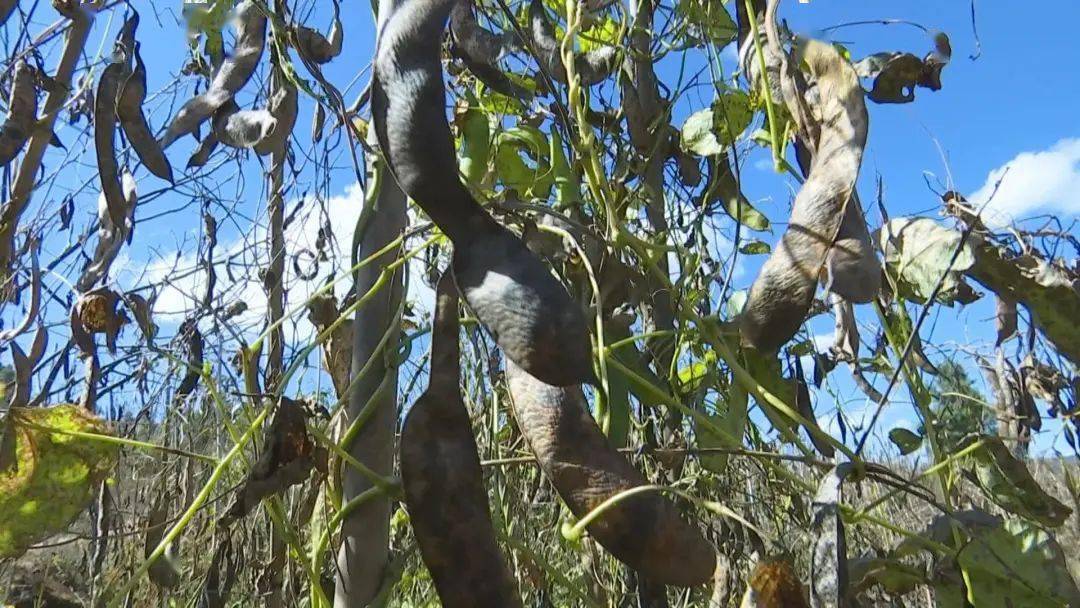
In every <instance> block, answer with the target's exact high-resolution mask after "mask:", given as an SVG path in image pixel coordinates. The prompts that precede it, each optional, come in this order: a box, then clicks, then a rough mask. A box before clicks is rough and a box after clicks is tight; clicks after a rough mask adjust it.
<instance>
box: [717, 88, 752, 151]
mask: <svg viewBox="0 0 1080 608" xmlns="http://www.w3.org/2000/svg"><path fill="white" fill-rule="evenodd" d="M712 114H713V132H715V133H716V136H717V138H718V139H719V141H720V143H722V144H724V145H725V146H732V145H734V144H735V140H736V139H738V137H739V136H740V135H742V133H743V131H746V127H748V126H750V121H751V120H752V119H753V118H754V110H753V109H752V108H751V107H750V96H749V95H747V94H746V93H745V92H743V91H741V90H739V89H731V90H729V91H726V92H725V93H724V94H723V95H721V96H720V97H718V98H717V99H716V101H713V104H712Z"/></svg>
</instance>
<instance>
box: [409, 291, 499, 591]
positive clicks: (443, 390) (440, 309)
mask: <svg viewBox="0 0 1080 608" xmlns="http://www.w3.org/2000/svg"><path fill="white" fill-rule="evenodd" d="M436 293H437V296H436V298H437V303H436V309H435V319H434V321H433V322H432V331H431V378H430V381H429V383H428V388H427V390H426V391H425V392H424V394H423V395H421V396H420V398H419V399H417V400H416V403H415V404H413V406H412V409H411V410H409V415H408V416H407V417H406V418H405V423H404V425H403V426H402V428H401V442H400V447H399V449H400V455H401V482H402V488H403V490H404V492H405V506H406V507H408V510H409V520H410V521H411V523H412V527H413V530H414V531H415V533H416V542H417V544H418V545H419V546H420V555H421V557H423V560H424V565H426V566H427V568H428V570H429V571H430V572H431V578H432V580H433V581H434V582H435V589H436V590H437V591H438V592H439V599H440V600H441V601H442V605H443V606H445V607H446V608H468V607H472V606H500V607H514V606H521V601H520V599H519V597H518V595H517V585H516V584H515V583H514V579H513V578H512V577H511V574H510V571H509V570H508V569H507V567H506V561H505V560H504V559H503V556H502V553H501V551H500V550H499V545H498V544H497V543H496V542H495V529H494V527H493V525H492V523H491V514H490V512H489V508H488V502H487V491H486V490H485V488H484V477H483V472H482V470H481V469H480V457H479V455H478V454H477V448H476V440H475V439H474V437H473V430H472V425H471V424H470V421H469V411H468V409H467V408H466V407H465V403H464V401H462V399H461V387H460V354H459V350H458V298H457V293H456V289H455V288H454V284H453V281H452V280H451V278H450V272H449V271H447V272H446V273H444V274H443V276H442V278H441V279H440V280H439V284H438V287H437V292H436Z"/></svg>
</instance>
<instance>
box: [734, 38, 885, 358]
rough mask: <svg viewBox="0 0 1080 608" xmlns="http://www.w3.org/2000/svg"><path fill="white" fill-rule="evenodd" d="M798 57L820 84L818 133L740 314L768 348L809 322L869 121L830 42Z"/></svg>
mask: <svg viewBox="0 0 1080 608" xmlns="http://www.w3.org/2000/svg"><path fill="white" fill-rule="evenodd" d="M803 55H804V57H805V60H806V64H807V65H808V66H809V68H810V73H811V75H812V76H813V77H814V79H815V80H816V83H817V95H816V96H814V98H813V104H812V106H811V108H810V111H811V113H812V114H813V116H812V117H811V119H812V120H813V122H814V125H813V126H814V127H816V128H817V129H818V130H819V135H818V137H817V142H816V147H815V148H814V150H813V160H812V161H811V164H810V173H809V176H808V177H807V179H806V183H804V184H803V187H802V189H801V190H799V193H798V195H796V197H795V204H794V206H793V208H792V210H791V219H790V221H789V223H788V228H787V230H786V231H785V232H784V235H783V236H782V237H781V239H780V243H779V244H778V245H777V247H776V249H775V250H774V251H773V253H772V255H771V256H769V259H768V260H767V261H766V262H765V264H764V265H763V266H762V269H761V273H760V274H759V275H758V277H757V279H756V280H755V281H754V284H753V286H752V287H751V288H750V295H749V298H748V299H747V302H746V306H745V308H744V309H743V314H742V317H741V324H742V325H741V329H742V339H743V342H744V343H746V344H749V345H750V346H753V347H756V348H758V349H760V350H766V351H772V350H776V349H778V348H779V347H780V346H782V345H783V344H784V343H785V342H787V341H788V340H790V339H791V338H792V337H793V336H794V335H795V333H796V332H797V331H798V329H799V327H800V326H801V325H802V323H803V321H804V320H805V319H806V315H807V313H808V311H809V310H810V304H811V303H812V301H813V298H814V292H815V290H816V287H817V283H818V279H819V276H820V275H822V274H823V273H825V272H827V264H826V261H827V260H826V256H827V255H828V254H829V250H830V249H831V248H832V246H833V243H834V240H835V239H836V238H837V237H838V236H839V234H840V226H841V222H842V221H843V220H844V217H845V215H846V212H845V210H846V208H847V207H848V206H851V205H856V204H857V203H855V202H853V198H854V196H853V195H854V193H855V180H856V178H857V177H858V175H859V167H860V165H861V163H862V155H863V148H864V147H865V145H866V132H867V127H868V121H869V119H868V117H867V113H866V103H865V100H864V96H863V91H862V88H861V87H860V86H859V79H858V76H857V75H856V74H855V70H854V69H853V68H852V67H851V64H850V63H848V61H847V60H845V59H844V58H843V57H842V56H841V55H840V53H839V52H838V51H837V50H836V49H835V48H834V47H833V46H832V45H830V44H826V43H823V42H817V41H813V40H811V41H808V42H807V43H806V44H805V47H804V49H803Z"/></svg>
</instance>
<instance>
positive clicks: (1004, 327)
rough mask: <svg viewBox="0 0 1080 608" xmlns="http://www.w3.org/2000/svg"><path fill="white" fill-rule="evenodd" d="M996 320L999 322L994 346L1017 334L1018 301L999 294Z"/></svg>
mask: <svg viewBox="0 0 1080 608" xmlns="http://www.w3.org/2000/svg"><path fill="white" fill-rule="evenodd" d="M994 322H995V323H996V324H997V340H995V341H994V346H1001V345H1002V343H1004V342H1005V341H1006V340H1008V339H1009V338H1011V337H1013V336H1015V335H1016V325H1017V319H1016V302H1015V301H1013V300H1009V299H1006V298H1002V297H1001V296H998V297H997V305H996V310H995V312H994Z"/></svg>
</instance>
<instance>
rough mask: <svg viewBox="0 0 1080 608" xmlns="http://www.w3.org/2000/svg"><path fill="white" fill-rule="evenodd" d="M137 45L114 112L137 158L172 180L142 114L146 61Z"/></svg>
mask: <svg viewBox="0 0 1080 608" xmlns="http://www.w3.org/2000/svg"><path fill="white" fill-rule="evenodd" d="M139 46H140V45H139V44H138V43H136V44H135V65H134V67H133V69H132V71H131V74H130V75H129V76H128V77H127V80H125V81H124V84H123V86H121V88H120V95H119V96H118V97H117V98H116V115H117V116H118V117H119V118H120V126H121V127H122V128H123V129H124V134H125V135H127V139H128V141H129V142H131V147H132V148H134V149H135V154H137V155H138V156H139V160H141V161H142V163H143V164H144V165H146V168H147V169H149V170H150V172H151V173H153V174H154V175H156V176H158V177H160V178H161V179H163V180H165V181H167V182H169V183H173V174H172V167H171V166H170V165H169V159H167V158H165V153H164V152H163V151H162V150H161V146H160V145H158V142H157V140H156V139H154V135H153V133H152V132H151V131H150V125H148V124H147V122H146V116H145V115H144V114H143V102H144V101H145V100H146V64H144V63H143V60H142V55H141V54H140V53H139Z"/></svg>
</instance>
